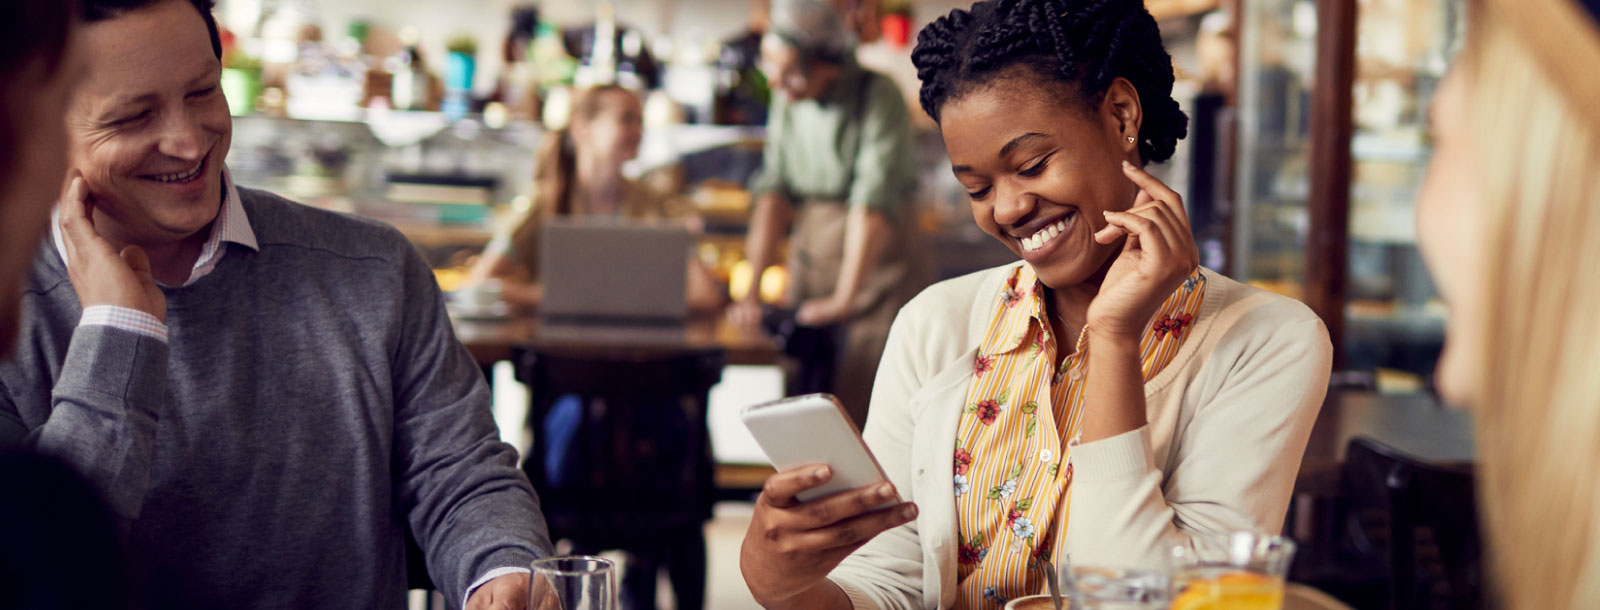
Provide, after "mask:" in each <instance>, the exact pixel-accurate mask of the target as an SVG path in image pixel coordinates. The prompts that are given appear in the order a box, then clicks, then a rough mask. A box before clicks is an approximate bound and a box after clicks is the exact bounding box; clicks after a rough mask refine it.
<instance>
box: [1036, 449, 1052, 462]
mask: <svg viewBox="0 0 1600 610" xmlns="http://www.w3.org/2000/svg"><path fill="white" fill-rule="evenodd" d="M1055 458H1056V456H1055V454H1054V453H1051V452H1050V450H1049V449H1040V450H1039V461H1041V462H1044V463H1046V464H1049V463H1050V462H1052V461H1055Z"/></svg>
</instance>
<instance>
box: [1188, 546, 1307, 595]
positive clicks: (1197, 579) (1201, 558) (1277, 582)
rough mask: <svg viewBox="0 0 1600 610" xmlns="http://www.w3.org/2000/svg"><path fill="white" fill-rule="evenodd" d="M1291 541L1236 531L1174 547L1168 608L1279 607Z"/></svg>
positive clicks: (1287, 571) (1290, 552)
mask: <svg viewBox="0 0 1600 610" xmlns="http://www.w3.org/2000/svg"><path fill="white" fill-rule="evenodd" d="M1294 550H1295V547H1294V542H1293V541H1291V540H1289V539H1287V538H1283V537H1281V536H1269V535H1266V534H1260V533H1256V532H1234V533H1231V534H1222V535H1214V536H1195V537H1194V538H1193V541H1192V544H1187V545H1182V546H1179V547H1176V548H1174V549H1172V606H1171V608H1172V610H1281V609H1282V608H1283V581H1284V578H1285V576H1287V575H1288V573H1289V561H1290V560H1291V559H1293V558H1294Z"/></svg>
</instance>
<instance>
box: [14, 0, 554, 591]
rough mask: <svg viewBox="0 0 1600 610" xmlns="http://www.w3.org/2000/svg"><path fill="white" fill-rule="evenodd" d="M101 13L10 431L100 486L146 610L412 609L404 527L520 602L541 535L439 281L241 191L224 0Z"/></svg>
mask: <svg viewBox="0 0 1600 610" xmlns="http://www.w3.org/2000/svg"><path fill="white" fill-rule="evenodd" d="M84 4H85V17H86V20H87V21H88V22H89V23H88V24H87V25H86V26H85V27H83V28H82V29H81V30H80V32H81V39H80V41H81V45H82V46H81V49H82V51H83V54H84V59H85V60H86V61H85V63H86V65H87V66H88V67H87V70H86V73H85V75H84V79H83V81H82V84H81V85H80V86H79V87H78V88H77V89H76V90H75V91H74V92H73V93H72V94H71V96H70V99H69V100H68V101H67V115H68V120H67V124H68V130H69V140H70V142H69V147H70V148H69V156H70V160H71V167H72V169H71V170H70V173H71V176H69V180H68V185H67V187H66V188H65V192H64V193H63V194H62V198H61V202H60V205H59V210H58V214H59V222H55V223H52V235H51V238H49V239H47V240H46V242H47V243H46V244H44V246H43V247H42V249H41V250H40V252H39V254H38V258H37V260H36V261H35V263H34V265H33V268H32V272H31V276H30V277H29V280H28V283H27V287H26V290H25V294H24V295H23V312H24V323H23V327H22V332H21V342H20V344H19V346H18V350H17V352H16V358H15V360H13V361H11V362H7V363H4V364H0V445H8V444H24V445H27V446H30V447H32V448H36V449H38V450H40V451H43V452H47V453H51V454H54V455H57V456H60V457H62V458H64V459H66V460H68V461H69V462H71V463H72V464H74V465H75V466H76V467H77V468H78V469H79V470H81V471H82V472H83V473H84V475H85V476H87V477H88V479H89V480H90V481H91V482H93V483H94V484H95V485H96V486H97V487H98V488H99V489H100V491H101V492H102V493H103V494H104V495H105V497H106V499H107V500H108V502H109V503H110V505H111V508H112V509H113V511H114V512H116V513H117V514H118V516H119V517H121V518H122V519H123V525H124V528H125V533H126V537H127V538H126V540H127V544H128V547H129V548H128V551H129V556H130V559H131V562H132V565H131V566H129V568H130V571H131V576H132V578H133V582H134V590H135V592H136V595H137V596H138V600H139V602H140V605H143V606H148V607H151V608H326V607H340V608H397V607H401V606H403V605H404V603H405V589H406V571H407V566H406V558H405V553H404V544H405V537H404V534H405V532H406V530H407V529H409V530H410V531H411V532H413V533H414V534H415V536H416V538H417V540H418V541H419V543H420V544H421V546H422V548H423V551H424V555H425V557H426V564H427V566H426V567H427V570H428V573H429V574H430V575H431V577H432V579H433V581H434V583H435V584H436V585H437V586H438V587H439V589H440V590H441V591H442V592H444V593H445V594H446V596H447V599H449V600H451V603H452V605H454V604H457V603H464V605H465V606H466V607H467V608H521V607H522V606H523V605H524V604H525V603H526V600H527V595H528V594H527V591H528V576H527V566H528V564H529V562H531V561H532V560H533V559H535V558H537V557H540V556H545V555H548V554H549V552H550V542H549V537H548V535H547V533H546V531H545V523H544V520H543V518H542V517H541V516H540V513H539V505H538V499H537V498H536V497H535V495H534V492H533V489H532V488H531V487H530V486H529V484H528V481H527V479H526V478H525V477H524V475H523V474H522V473H521V471H520V470H519V469H518V468H517V464H516V460H517V455H516V451H515V450H514V449H513V448H511V447H510V446H508V445H505V444H503V443H501V442H499V441H498V440H497V432H496V429H495V426H494V422H493V421H492V419H491V417H490V412H489V408H488V405H489V393H488V389H487V387H486V385H485V383H484V381H483V378H482V375H481V374H480V373H479V370H478V368H477V366H476V365H475V364H474V363H473V361H472V359H471V358H470V356H469V355H468V354H467V352H466V350H465V349H464V348H463V347H462V346H461V345H460V344H459V343H458V342H457V341H456V338H455V335H454V332H453V331H452V329H451V326H450V320H449V318H448V317H447V316H446V314H445V310H444V307H443V304H442V298H441V295H440V293H439V290H438V287H437V285H436V284H435V283H434V280H433V275H432V273H431V271H430V270H429V269H428V267H427V266H426V265H425V264H424V263H423V262H422V260H421V259H420V257H418V255H417V254H416V252H415V251H414V249H413V248H412V246H411V245H410V244H409V243H408V242H407V241H406V239H405V238H404V237H403V236H401V235H400V234H399V233H398V232H396V231H395V230H393V229H392V228H389V227H387V226H384V225H381V224H378V223H375V222H368V221H363V220H358V219H354V218H350V217H346V216H341V215H336V214H332V213H328V212H323V211H319V210H316V209H313V208H309V207H305V206H301V205H298V204H295V203H292V202H289V201H285V200H283V199H280V198H277V197H275V196H273V195H270V194H267V193H263V192H259V191H253V190H249V189H240V188H236V187H235V186H234V185H233V184H232V182H231V180H230V179H229V177H228V174H227V172H226V171H225V169H224V167H223V160H224V159H225V158H226V156H227V152H228V145H229V142H230V135H231V132H232V124H231V119H230V118H229V116H228V111H227V106H226V101H225V100H224V99H223V96H222V94H221V92H220V90H219V82H220V73H221V66H220V62H219V56H220V45H219V44H218V41H217V34H216V28H215V23H214V22H213V21H212V18H211V16H210V8H211V6H210V4H211V3H210V1H209V0H87V1H86V2H85V3H84ZM12 491H16V492H19V493H27V490H20V491H18V490H12ZM87 561H88V563H86V564H85V565H86V566H92V565H93V563H94V560H93V559H88V560H87Z"/></svg>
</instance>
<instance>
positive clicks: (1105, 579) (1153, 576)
mask: <svg viewBox="0 0 1600 610" xmlns="http://www.w3.org/2000/svg"><path fill="white" fill-rule="evenodd" d="M1061 582H1062V588H1063V589H1064V590H1065V595H1066V596H1067V597H1069V598H1071V600H1072V607H1073V608H1074V609H1076V608H1083V609H1085V610H1163V609H1164V608H1166V607H1167V602H1168V600H1169V599H1171V598H1170V594H1171V593H1170V592H1171V588H1170V583H1171V581H1170V580H1169V579H1168V577H1167V574H1165V573H1162V572H1154V571H1150V570H1136V569H1129V568H1102V567H1096V566H1081V565H1078V566H1070V567H1068V566H1062V569H1061Z"/></svg>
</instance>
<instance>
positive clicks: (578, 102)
mask: <svg viewBox="0 0 1600 610" xmlns="http://www.w3.org/2000/svg"><path fill="white" fill-rule="evenodd" d="M608 93H625V94H628V95H636V94H635V93H634V92H633V91H630V90H628V89H626V88H624V87H622V86H620V85H601V86H598V87H592V88H590V89H586V90H584V91H582V92H580V93H578V94H577V95H576V96H574V98H573V100H572V118H571V120H569V121H568V126H567V127H563V128H561V129H558V130H555V131H553V132H551V133H550V134H549V135H548V136H547V137H546V138H545V141H544V143H542V144H541V145H540V146H539V152H538V154H537V156H535V157H534V165H533V180H534V182H535V183H536V184H537V185H538V187H537V188H538V192H539V206H540V207H541V208H542V209H541V210H536V212H540V213H544V214H545V215H547V216H568V215H571V214H572V213H573V212H574V210H573V209H572V194H573V193H572V191H573V182H575V181H577V174H578V149H577V143H576V142H574V141H573V140H572V127H571V124H572V123H573V122H577V121H590V120H593V119H594V117H595V115H597V114H599V113H600V108H601V106H602V104H601V103H600V102H601V100H602V98H604V97H605V96H606V94H608Z"/></svg>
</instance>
